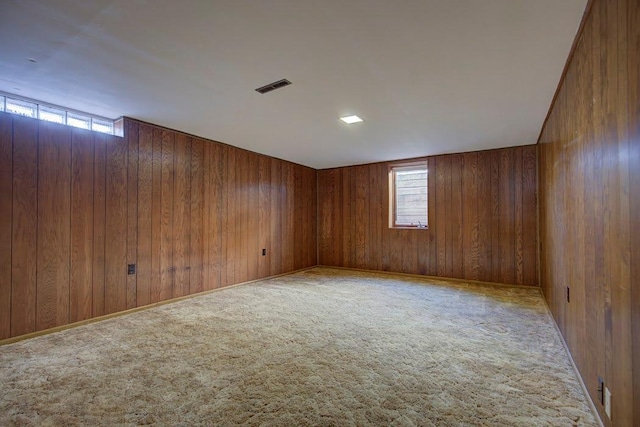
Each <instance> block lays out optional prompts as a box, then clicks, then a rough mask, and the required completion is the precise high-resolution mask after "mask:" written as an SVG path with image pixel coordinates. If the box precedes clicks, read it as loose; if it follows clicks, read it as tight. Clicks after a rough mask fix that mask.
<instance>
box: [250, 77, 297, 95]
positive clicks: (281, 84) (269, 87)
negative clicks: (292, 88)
mask: <svg viewBox="0 0 640 427" xmlns="http://www.w3.org/2000/svg"><path fill="white" fill-rule="evenodd" d="M290 84H291V82H290V81H289V80H287V79H282V80H278V81H277V82H273V83H269V84H268V85H264V86H262V87H259V88H258V89H256V92H259V93H262V94H265V93H267V92H271V91H273V90H276V89H280V88H281V87H285V86H289V85H290Z"/></svg>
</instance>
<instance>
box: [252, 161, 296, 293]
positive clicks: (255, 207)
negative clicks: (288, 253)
mask: <svg viewBox="0 0 640 427" xmlns="http://www.w3.org/2000/svg"><path fill="white" fill-rule="evenodd" d="M258 169H259V156H258V155H257V154H255V153H249V158H248V177H247V178H248V181H247V228H246V229H245V231H244V233H245V235H246V236H247V263H248V265H247V280H255V279H257V278H258V277H259V275H258V260H259V259H260V258H261V256H262V255H261V252H260V251H261V249H262V247H261V246H260V243H259V241H258V237H259V234H260V230H259V228H260V223H259V222H258V221H259V219H260V206H259V202H260V186H259V184H258V172H259V170H258ZM300 224H301V223H300ZM301 225H302V224H301ZM299 230H300V227H296V232H298V231H299ZM299 234H300V233H299V232H298V235H299ZM299 249H300V251H301V252H304V248H302V247H300V248H299Z"/></svg>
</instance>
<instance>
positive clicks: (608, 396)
mask: <svg viewBox="0 0 640 427" xmlns="http://www.w3.org/2000/svg"><path fill="white" fill-rule="evenodd" d="M604 413H605V414H607V417H609V419H611V392H610V391H609V388H608V387H605V388H604Z"/></svg>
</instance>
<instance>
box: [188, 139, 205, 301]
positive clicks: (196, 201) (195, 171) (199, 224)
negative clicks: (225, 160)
mask: <svg viewBox="0 0 640 427" xmlns="http://www.w3.org/2000/svg"><path fill="white" fill-rule="evenodd" d="M204 144H205V143H204V141H202V140H201V139H198V138H193V139H192V140H191V170H190V172H191V187H190V190H191V197H190V201H191V206H190V209H191V214H190V219H191V224H190V230H191V231H190V236H191V239H190V248H189V267H190V270H189V293H192V294H193V293H197V292H202V291H203V290H204V269H203V258H204V241H203V239H204V204H203V199H204V189H205V187H204Z"/></svg>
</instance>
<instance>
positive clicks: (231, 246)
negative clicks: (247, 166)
mask: <svg viewBox="0 0 640 427" xmlns="http://www.w3.org/2000/svg"><path fill="white" fill-rule="evenodd" d="M225 151H226V153H225V157H226V159H225V160H226V161H225V162H224V168H225V177H226V180H225V184H224V198H225V209H226V215H225V216H224V218H223V221H224V231H223V233H224V242H223V247H224V250H225V256H224V258H223V260H224V263H225V265H224V280H223V281H222V286H227V285H230V284H232V283H235V282H236V277H235V271H236V263H238V262H239V260H238V256H239V254H238V252H239V251H238V250H237V249H238V243H239V242H238V241H237V240H236V221H237V217H236V199H237V197H234V196H235V195H234V191H233V189H234V188H236V185H237V181H236V153H237V152H236V150H234V149H232V148H231V147H226V150H225Z"/></svg>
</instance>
